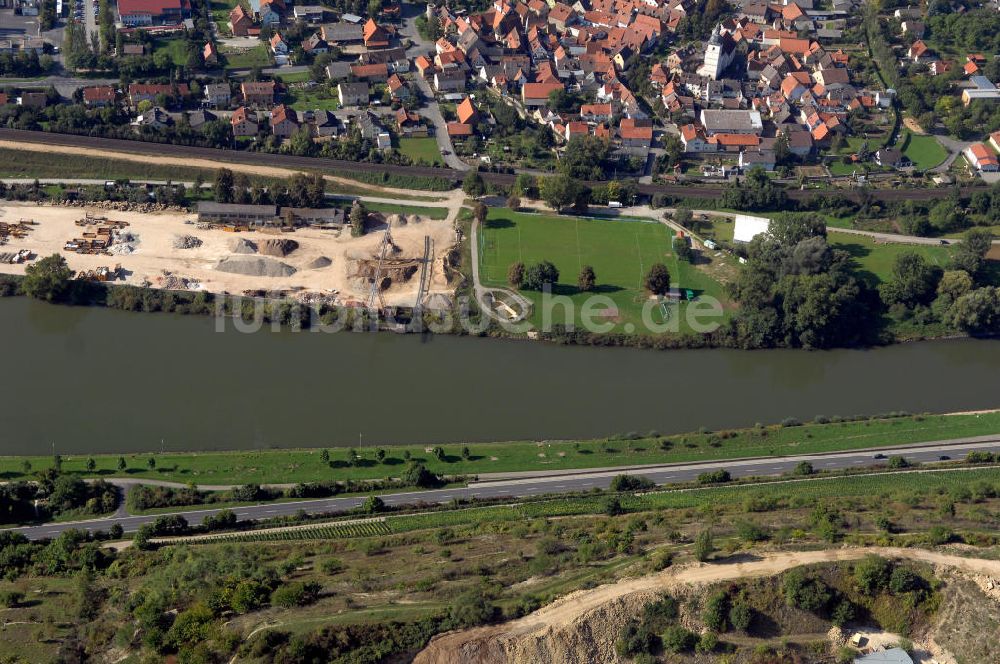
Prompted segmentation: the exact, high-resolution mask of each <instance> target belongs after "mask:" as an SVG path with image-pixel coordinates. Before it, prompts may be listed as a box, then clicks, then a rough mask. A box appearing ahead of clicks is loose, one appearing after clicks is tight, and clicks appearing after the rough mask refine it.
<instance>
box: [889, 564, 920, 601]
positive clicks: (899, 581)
mask: <svg viewBox="0 0 1000 664" xmlns="http://www.w3.org/2000/svg"><path fill="white" fill-rule="evenodd" d="M920 585H921V578H920V576H918V575H917V574H916V573H915V572H914V571H913V570H911V569H909V568H907V567H902V566H898V567H896V568H895V569H893V570H892V575H890V576H889V590H891V591H892V594H894V595H902V594H903V593H908V592H910V591H912V590H917V589H918V588H920Z"/></svg>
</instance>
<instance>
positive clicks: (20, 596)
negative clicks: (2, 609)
mask: <svg viewBox="0 0 1000 664" xmlns="http://www.w3.org/2000/svg"><path fill="white" fill-rule="evenodd" d="M22 601H24V593H22V592H21V591H20V590H5V591H3V592H0V604H3V605H4V606H6V607H7V608H8V609H14V608H17V606H18V605H19V604H20V603H21V602H22Z"/></svg>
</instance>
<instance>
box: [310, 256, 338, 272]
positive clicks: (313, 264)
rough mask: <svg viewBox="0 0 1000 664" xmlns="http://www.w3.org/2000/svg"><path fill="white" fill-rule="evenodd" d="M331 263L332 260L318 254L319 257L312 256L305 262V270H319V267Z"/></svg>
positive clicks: (328, 265)
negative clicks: (312, 257)
mask: <svg viewBox="0 0 1000 664" xmlns="http://www.w3.org/2000/svg"><path fill="white" fill-rule="evenodd" d="M331 265H333V261H332V260H330V259H329V258H327V257H326V256H320V257H319V258H314V259H312V260H311V261H309V262H308V263H306V269H307V270H319V269H320V268H324V267H330V266H331Z"/></svg>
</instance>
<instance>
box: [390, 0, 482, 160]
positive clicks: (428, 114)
mask: <svg viewBox="0 0 1000 664" xmlns="http://www.w3.org/2000/svg"><path fill="white" fill-rule="evenodd" d="M422 8H423V5H416V4H409V3H407V4H404V5H403V12H404V13H405V14H406V16H405V17H404V18H403V24H402V26H401V27H400V28H399V34H401V35H402V36H403V37H407V38H409V40H410V42H411V46H410V47H409V48H408V49H406V57H407V59H409V60H411V61H413V60H415V59H416V58H417V56H420V55H430V54H433V53H434V42H432V41H428V40H426V39H424V38H423V37H422V36H421V35H420V31H419V30H417V24H416V18H417V16H420V15H421V14H423V12H422V11H421V10H422ZM413 80H414V81H415V82H416V84H417V87H418V88H419V89H420V94H421V95H422V96H423V98H424V100H425V102H426V104H425V106H424V107H423V108H422V109H420V114H421V115H423V116H424V117H425V118H427V119H428V120H430V121H431V122H432V123H433V124H434V139H435V140H436V141H437V145H438V152H440V153H441V157H442V158H443V159H444V161H445V163H446V164H448V168H453V169H455V170H457V171H467V170H469V165H468V164H466V163H465V162H464V161H462V160H461V159H459V158H458V157H457V156H456V155H455V146H454V145H453V144H452V142H451V136H449V135H448V123H447V122H445V119H444V115H442V114H441V106H440V105H439V104H438V102H437V98H436V97H435V96H434V90H432V89H431V85H430V83H428V82H427V79H425V78H424V77H423V76H421V75H420V74H419V73H417V74H416V75H415V76H414V77H413Z"/></svg>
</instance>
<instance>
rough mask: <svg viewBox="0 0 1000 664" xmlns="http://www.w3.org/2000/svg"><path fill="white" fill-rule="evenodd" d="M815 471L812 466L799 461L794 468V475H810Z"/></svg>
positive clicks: (806, 462)
mask: <svg viewBox="0 0 1000 664" xmlns="http://www.w3.org/2000/svg"><path fill="white" fill-rule="evenodd" d="M814 472H816V471H815V469H814V468H813V465H812V464H811V463H809V462H808V461H800V462H799V464H798V465H797V466H795V474H796V475H812V474H813V473H814Z"/></svg>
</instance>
